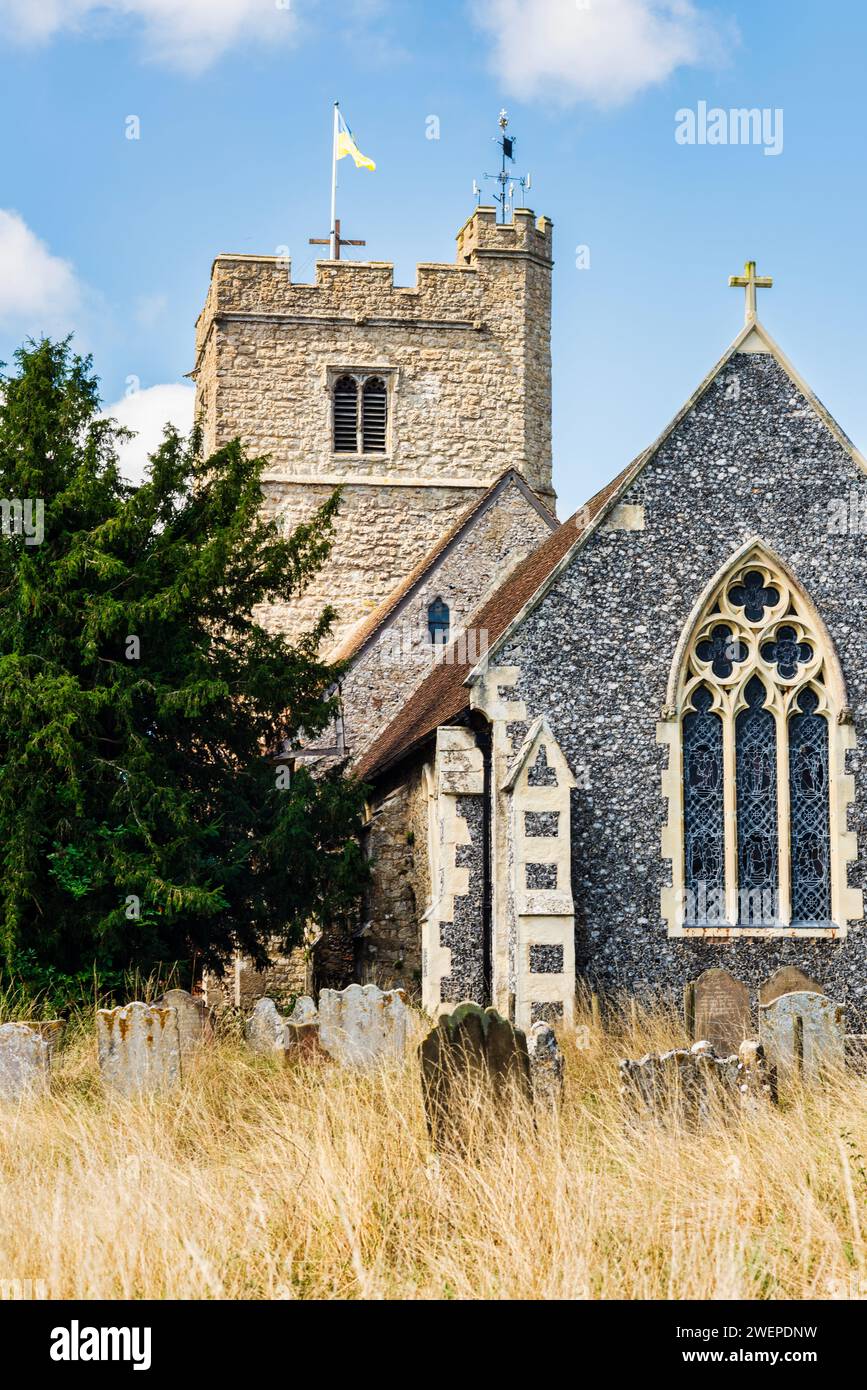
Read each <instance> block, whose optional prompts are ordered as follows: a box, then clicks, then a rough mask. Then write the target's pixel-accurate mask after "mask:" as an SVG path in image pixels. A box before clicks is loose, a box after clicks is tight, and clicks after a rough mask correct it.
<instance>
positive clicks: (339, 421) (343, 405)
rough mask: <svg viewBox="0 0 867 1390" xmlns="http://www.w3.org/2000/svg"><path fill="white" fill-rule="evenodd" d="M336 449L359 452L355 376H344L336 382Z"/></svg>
mask: <svg viewBox="0 0 867 1390" xmlns="http://www.w3.org/2000/svg"><path fill="white" fill-rule="evenodd" d="M334 450H335V453H338V454H356V453H357V452H358V386H357V385H356V382H355V378H354V377H351V376H342V377H341V378H340V380H339V381H336V382H335V383H334Z"/></svg>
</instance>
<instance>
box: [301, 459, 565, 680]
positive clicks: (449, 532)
mask: <svg viewBox="0 0 867 1390" xmlns="http://www.w3.org/2000/svg"><path fill="white" fill-rule="evenodd" d="M510 479H512V480H513V481H515V482H516V483H517V484H518V486H519V488H520V490H521V491H522V492H523V493H524V494H525V496H526V497H527V499H528V501H530V502H531V503H532V504H533V505H534V506H535V507H536V510H537V511H538V512H539V514H540V515H541V516H543V517H544V519H545V520H546V521H549V522H551V523H552V530H554V529H557V528H559V526H560V522H559V521H558V520H557V517H556V515H555V514H554V512H552V510H551V508H550V507H548V506H546V504H545V503H544V502H543V501H542V500H541V498H539V497H537V495H536V493H535V492H534V491H533V489H532V488H531V487H530V485H529V483H528V482H527V479H526V478H525V477H524V474H523V473H522V472H521V470H520V469H519V468H515V467H514V465H510V467H508V468H506V469H504V470H503V472H502V473H500V474H499V475H498V476H497V477H496V478H494V480H493V481H492V482H491V483H490V484H489V485H488V486H487V487H486V488H485V490H484V492H483V493H482V494H481V495H480V496H479V497H477V498H476V499H475V500H474V501H473V502H471V503H470V505H469V507H467V509H466V511H463V512H461V514H460V516H459V517H457V519H456V520H455V521H454V522H453V523H452V525H451V526H449V527H448V528H447V529H446V530H445V531H444V532H443V534H442V535H441V536H440V538H439V540H438V541H437V542H436V544H435V545H434V546H433V547H432V548H431V549H430V550H428V551H427V552H426V553H425V554H424V555H423V556H422V558H421V560H419V561H418V562H417V563H416V564H415V565H414V566H413V568H412V569H411V570H409V572H408V573H407V574H406V575H404V577H403V578H402V579H400V580H399V581H398V583H397V584H395V585H394V587H393V588H392V589H391V590H390V591H389V593H388V594H386V596H385V598H384V599H382V600H381V602H380V603H378V604H377V605H376V607H375V608H374V609H373V610H372V611H371V612H370V613H369V614H368V615H367V617H366V618H364V619H362V620H361V621H360V622H359V623H357V624H356V626H355V627H354V628H353V629H352V630H351V631H350V632H349V633H348V635H347V636H346V637H344V638H343V640H342V641H341V642H340V643H339V644H338V645H337V646H336V647H335V648H334V649H333V650H332V651H331V652H330V653H329V657H328V660H329V661H330V662H338V661H352V660H354V658H355V657H357V656H359V655H360V654H361V651H362V650H363V648H365V647H366V646H367V644H368V643H369V642H370V641H371V640H372V639H373V638H374V637H375V636H376V635H377V633H378V632H379V631H380V630H381V628H382V627H383V626H384V625H385V623H386V621H387V619H388V618H389V617H391V615H392V614H393V613H394V612H395V611H396V610H397V608H398V607H399V606H400V604H401V602H402V601H403V600H404V599H405V598H407V597H408V596H409V595H410V594H411V593H412V591H413V589H414V588H415V587H416V585H417V584H419V583H421V581H422V579H423V578H424V577H425V575H426V574H427V573H428V572H429V571H430V570H431V569H432V568H433V566H434V565H435V564H436V562H437V560H439V559H441V558H442V557H443V556H444V555H445V553H446V551H447V549H448V548H449V546H450V545H451V544H453V542H455V541H456V540H457V539H458V538H459V536H460V535H461V533H462V532H463V531H464V530H465V529H466V527H468V526H469V525H470V524H471V522H472V521H473V520H474V519H475V518H476V517H477V516H478V515H479V514H480V512H481V510H482V508H483V507H485V505H486V504H487V503H489V502H491V501H493V499H494V497H495V496H496V494H497V492H498V491H499V490H500V489H501V488H503V487H505V485H506V483H507V482H508V481H509V480H510Z"/></svg>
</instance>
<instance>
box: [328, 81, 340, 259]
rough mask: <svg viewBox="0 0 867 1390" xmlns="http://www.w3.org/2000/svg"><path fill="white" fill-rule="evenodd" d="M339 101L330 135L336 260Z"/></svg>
mask: <svg viewBox="0 0 867 1390" xmlns="http://www.w3.org/2000/svg"><path fill="white" fill-rule="evenodd" d="M339 106H340V103H339V102H337V101H335V103H334V133H333V135H332V137H331V232H330V237H331V246H330V250H331V259H332V261H336V260H337V258H338V256H339V255H340V248H339V247H338V245H337V133H338V129H339V125H338V122H339V120H340V116H339V114H338V111H339Z"/></svg>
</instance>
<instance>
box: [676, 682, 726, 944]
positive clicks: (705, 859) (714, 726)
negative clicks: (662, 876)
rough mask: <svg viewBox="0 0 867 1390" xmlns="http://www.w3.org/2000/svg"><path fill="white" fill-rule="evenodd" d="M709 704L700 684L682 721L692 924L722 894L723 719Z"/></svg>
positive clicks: (688, 911)
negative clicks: (709, 903) (712, 710)
mask: <svg viewBox="0 0 867 1390" xmlns="http://www.w3.org/2000/svg"><path fill="white" fill-rule="evenodd" d="M712 704H713V695H712V694H711V692H710V690H708V688H707V686H706V685H700V686H699V687H698V689H697V690H696V691H695V693H694V694H693V697H692V707H691V709H690V712H689V713H688V714H686V715H685V716H684V720H683V804H684V825H685V832H686V844H685V852H686V885H685V886H686V890H687V895H688V896H687V901H686V915H687V918H688V920H690V921H693V922H694V921H697V920H699V919H702V918H704V917H705V916H706V905H707V903H708V900H709V899H710V900H711V901H712V900H713V897H714V894H716V895H717V897H718V898H722V895H723V894H724V891H725V887H724V878H725V863H724V859H725V854H724V848H723V736H722V721H721V719H720V717H719V715H718V714H712V713H711V705H712Z"/></svg>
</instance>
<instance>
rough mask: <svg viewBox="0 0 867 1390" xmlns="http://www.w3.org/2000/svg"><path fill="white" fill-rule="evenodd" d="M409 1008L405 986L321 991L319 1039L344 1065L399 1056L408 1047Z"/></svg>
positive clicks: (331, 1054)
mask: <svg viewBox="0 0 867 1390" xmlns="http://www.w3.org/2000/svg"><path fill="white" fill-rule="evenodd" d="M407 1017H408V1011H407V1007H406V995H405V993H404V991H403V990H402V989H389V990H381V989H380V988H379V987H378V985H349V986H348V988H347V989H343V990H337V989H323V990H321V991H320V994H319V1041H320V1043H321V1045H322V1047H323V1048H324V1049H325V1051H326V1052H327V1053H328V1054H329V1055H330V1056H331V1057H333V1058H334V1059H335V1061H337V1062H339V1063H340V1065H341V1066H344V1067H370V1066H373V1065H375V1064H376V1063H377V1062H380V1061H384V1060H388V1059H394V1060H398V1059H400V1058H401V1057H402V1056H403V1055H404V1052H405V1051H406V1028H407Z"/></svg>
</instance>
